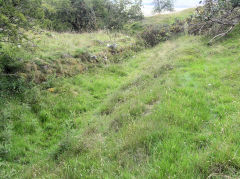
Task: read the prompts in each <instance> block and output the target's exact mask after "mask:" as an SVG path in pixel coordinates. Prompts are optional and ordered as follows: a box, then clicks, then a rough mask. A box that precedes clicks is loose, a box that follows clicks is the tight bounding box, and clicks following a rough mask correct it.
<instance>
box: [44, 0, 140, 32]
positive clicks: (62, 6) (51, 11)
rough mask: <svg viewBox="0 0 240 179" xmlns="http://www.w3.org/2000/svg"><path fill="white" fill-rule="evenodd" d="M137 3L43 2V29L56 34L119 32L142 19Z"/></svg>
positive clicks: (120, 0) (124, 0)
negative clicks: (128, 23)
mask: <svg viewBox="0 0 240 179" xmlns="http://www.w3.org/2000/svg"><path fill="white" fill-rule="evenodd" d="M141 6H142V2H141V0H136V1H129V0H114V1H111V0H64V1H63V0H50V1H49V0H45V1H43V9H44V12H45V19H46V20H45V21H44V22H43V27H45V28H48V29H50V30H56V31H67V30H73V31H91V30H96V29H104V28H107V29H121V28H122V27H123V25H124V24H125V23H126V22H128V21H131V20H139V19H142V18H143V14H142V11H141Z"/></svg>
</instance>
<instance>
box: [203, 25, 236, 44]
mask: <svg viewBox="0 0 240 179" xmlns="http://www.w3.org/2000/svg"><path fill="white" fill-rule="evenodd" d="M233 27H234V26H231V27H230V29H229V30H228V31H226V32H224V33H221V34H218V35H216V36H215V37H213V38H212V39H211V40H210V41H209V42H208V45H210V44H212V42H213V41H214V40H215V39H216V38H218V37H220V38H222V37H224V36H226V35H227V34H229V33H230V32H231V31H232V29H233Z"/></svg>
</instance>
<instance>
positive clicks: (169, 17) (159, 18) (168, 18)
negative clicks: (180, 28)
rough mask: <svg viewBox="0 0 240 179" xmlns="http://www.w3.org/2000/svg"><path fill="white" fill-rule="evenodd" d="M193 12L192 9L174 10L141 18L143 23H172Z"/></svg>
mask: <svg viewBox="0 0 240 179" xmlns="http://www.w3.org/2000/svg"><path fill="white" fill-rule="evenodd" d="M193 13H194V9H193V8H190V9H186V10H183V11H180V12H174V13H171V14H159V15H155V16H150V17H146V18H144V20H143V22H142V23H143V25H152V24H155V25H156V24H169V23H170V24H171V23H174V21H175V19H179V20H183V19H186V18H187V17H189V16H191V15H192V14H193Z"/></svg>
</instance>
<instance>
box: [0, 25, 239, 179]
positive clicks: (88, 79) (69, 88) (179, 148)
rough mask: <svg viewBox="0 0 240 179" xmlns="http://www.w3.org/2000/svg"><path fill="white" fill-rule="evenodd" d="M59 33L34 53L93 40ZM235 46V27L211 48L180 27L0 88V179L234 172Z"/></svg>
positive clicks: (236, 122) (193, 175)
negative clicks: (178, 32)
mask: <svg viewBox="0 0 240 179" xmlns="http://www.w3.org/2000/svg"><path fill="white" fill-rule="evenodd" d="M238 30H239V29H238ZM62 35H63V36H61V35H59V36H58V35H57V34H54V36H53V37H49V38H48V37H46V38H47V39H46V40H45V39H41V42H42V43H43V42H44V41H45V42H44V43H43V44H45V45H46V47H45V48H44V49H45V53H44V51H43V52H38V54H41V55H42V57H44V55H46V56H45V57H47V56H49V57H50V56H55V54H56V52H58V51H59V52H61V53H62V51H61V48H62V45H61V44H65V45H66V46H67V47H66V48H64V50H66V49H67V50H66V51H64V53H65V52H67V53H69V54H70V55H74V52H75V49H77V48H78V47H80V48H82V47H85V46H88V44H91V43H92V41H90V40H89V41H88V39H91V38H90V37H92V39H93V40H95V39H96V37H95V35H92V34H83V35H82V39H84V40H82V42H84V43H83V45H82V46H81V40H79V41H77V40H76V42H75V43H76V46H77V47H75V46H74V45H73V46H72V44H71V43H70V42H71V41H75V39H76V38H77V36H78V35H76V38H75V36H74V35H73V34H62ZM56 36H57V37H58V38H57V37H56ZM64 36H67V37H64ZM80 36H81V35H79V36H78V37H80ZM85 36H86V37H85ZM99 38H100V39H98V38H97V39H98V40H101V41H108V39H107V40H105V35H103V37H102V36H101V37H99ZM106 38H108V37H106ZM121 38H122V37H120V38H119V39H121ZM124 38H128V37H126V36H124ZM53 39H62V40H59V41H58V42H57V41H55V40H53ZM67 39H69V41H67ZM131 41H132V40H129V42H130V43H131ZM54 43H55V44H54ZM105 43H107V42H105ZM68 44H69V46H68ZM122 45H127V43H123V44H122ZM90 46H91V47H89V48H90V49H92V51H91V50H90V51H91V52H98V48H103V49H104V48H105V45H104V46H102V47H101V46H99V47H97V48H96V47H92V45H90ZM42 47H44V45H42ZM48 47H51V48H48ZM50 49H52V50H50ZM100 51H101V50H100ZM239 51H240V36H239V31H238V32H234V33H232V35H231V36H229V37H228V38H227V39H224V41H222V42H219V43H217V44H215V45H213V46H211V47H210V46H207V45H206V41H205V40H204V39H203V38H202V37H198V36H187V35H186V36H182V37H179V38H176V39H172V40H170V41H167V42H165V43H162V44H160V45H158V46H156V47H155V48H152V49H146V50H144V51H142V52H140V53H138V54H133V55H134V56H129V57H128V58H124V60H121V61H120V62H118V63H107V64H105V65H98V67H97V68H89V69H88V70H87V71H85V73H82V74H78V75H74V76H71V77H67V78H66V77H63V76H60V77H59V78H52V79H49V80H48V81H46V82H45V83H42V84H41V85H37V86H35V87H34V88H33V89H29V90H27V91H26V92H25V93H24V94H22V95H18V96H11V97H10V96H7V97H6V96H5V95H4V94H2V95H1V96H0V120H1V121H0V122H1V126H0V127H1V129H3V130H1V132H0V139H1V146H0V178H51V179H52V178H207V177H209V178H217V177H218V178H223V177H228V176H229V177H230V176H231V177H236V178H237V177H238V176H240V170H239V169H240V157H239V156H240V153H239V143H240V138H239V132H238V131H239V125H240V123H239V120H238V119H239V117H240V116H239V109H240V101H239V97H240V93H239V88H240V86H239V85H240V80H239V78H238V76H239V67H240V63H239V60H240V57H239ZM44 59H47V58H44ZM54 59H55V60H57V59H58V57H54ZM54 59H52V60H54Z"/></svg>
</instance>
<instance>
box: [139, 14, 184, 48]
mask: <svg viewBox="0 0 240 179" xmlns="http://www.w3.org/2000/svg"><path fill="white" fill-rule="evenodd" d="M184 24H185V21H180V20H178V19H176V20H175V22H174V23H173V24H171V25H168V24H166V25H163V26H150V27H147V28H146V29H145V30H144V31H143V32H141V33H140V37H141V38H142V39H143V40H144V42H145V45H146V46H151V47H153V46H155V45H157V44H158V43H159V42H163V41H166V40H168V39H169V38H170V37H171V36H174V35H176V34H179V33H182V32H184Z"/></svg>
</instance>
